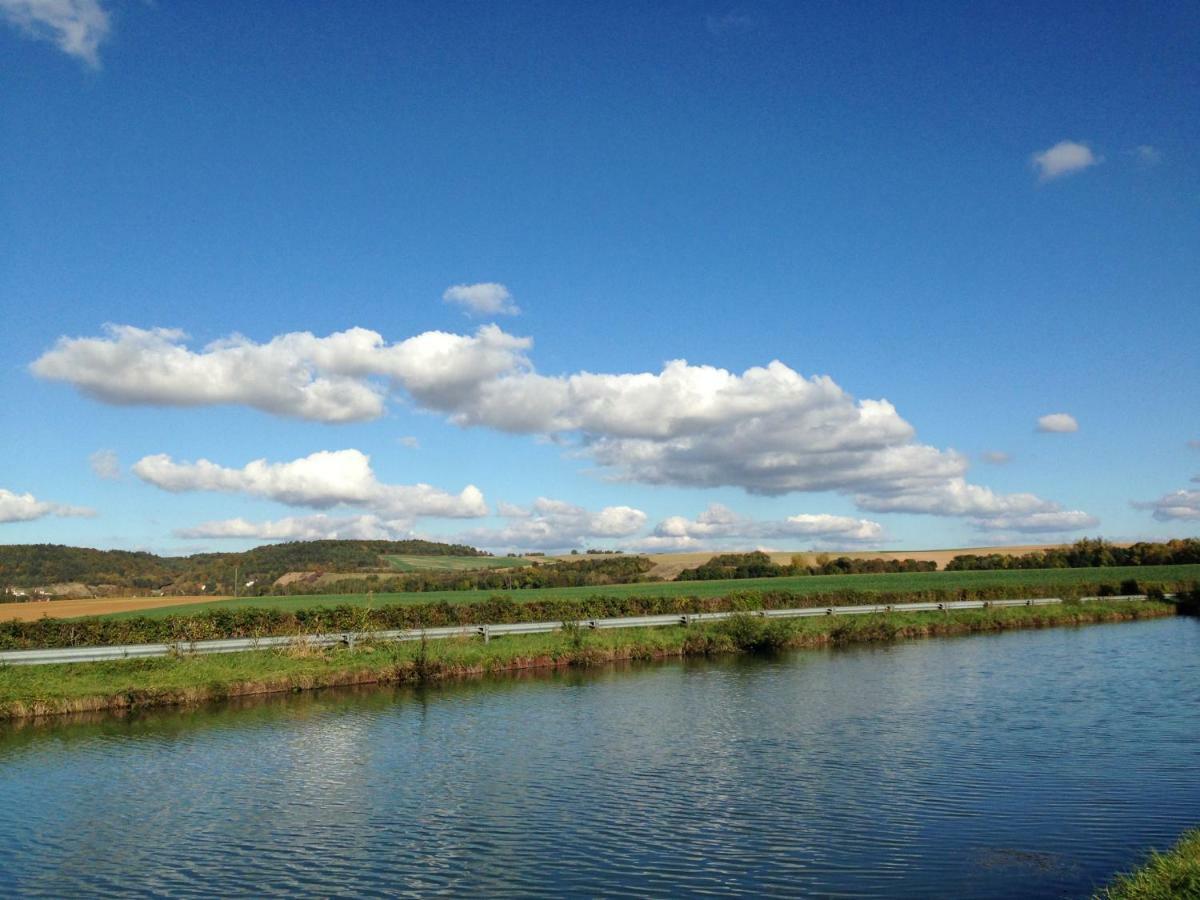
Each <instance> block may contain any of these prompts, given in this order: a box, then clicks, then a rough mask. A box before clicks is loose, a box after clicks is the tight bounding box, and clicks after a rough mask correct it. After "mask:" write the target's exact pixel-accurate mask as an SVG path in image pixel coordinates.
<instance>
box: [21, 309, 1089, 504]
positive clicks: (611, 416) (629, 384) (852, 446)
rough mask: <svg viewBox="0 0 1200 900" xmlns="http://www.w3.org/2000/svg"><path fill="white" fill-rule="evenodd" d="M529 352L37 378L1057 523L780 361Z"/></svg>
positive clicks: (92, 353)
mask: <svg viewBox="0 0 1200 900" xmlns="http://www.w3.org/2000/svg"><path fill="white" fill-rule="evenodd" d="M531 347H532V341H531V340H530V339H529V338H524V337H517V336H514V335H510V334H507V333H506V332H504V331H503V330H501V329H500V328H499V327H497V326H495V325H485V326H483V327H481V328H479V329H478V330H477V331H476V332H475V333H474V334H472V335H459V334H449V333H446V332H440V331H431V332H425V333H423V334H419V335H416V336H415V337H411V338H408V339H406V340H402V341H399V342H396V343H392V344H389V343H387V342H386V341H384V339H383V338H382V337H381V336H380V335H379V334H378V333H376V332H374V331H369V330H367V329H363V328H352V329H349V330H347V331H342V332H337V333H334V334H331V335H329V336H327V337H315V336H314V335H312V334H310V333H308V332H298V333H292V334H285V335H281V336H278V337H275V338H273V339H272V340H270V341H268V342H266V343H263V344H258V343H255V342H253V341H250V340H249V339H247V338H244V337H241V336H238V335H235V336H233V337H230V338H227V339H225V340H221V341H215V342H213V343H211V344H209V345H208V346H207V347H205V348H203V349H202V350H201V351H199V352H197V351H193V350H191V349H189V348H188V347H187V346H186V344H185V339H184V336H183V335H182V333H180V332H178V331H173V330H170V329H151V330H145V329H140V328H135V327H132V326H109V327H108V328H107V329H106V334H105V335H104V336H102V337H93V338H62V339H60V340H59V341H58V342H57V343H56V345H55V346H54V347H53V348H52V349H50V350H49V351H47V352H46V353H45V354H43V355H42V356H41V357H40V358H39V359H37V360H36V361H35V362H34V363H33V365H32V367H31V368H32V370H33V372H34V373H35V374H37V375H39V376H40V377H43V378H48V379H53V380H59V381H65V382H67V383H70V384H73V385H75V386H76V387H77V388H78V389H79V390H81V391H83V392H84V393H85V394H88V395H89V396H92V397H95V398H97V399H100V400H103V401H105V402H109V403H121V404H134V403H143V404H158V405H177V406H198V405H215V404H227V403H238V404H243V405H247V406H251V407H254V408H256V409H260V410H264V411H267V412H271V413H275V414H278V415H286V416H294V417H299V418H306V419H311V420H315V421H320V422H329V423H339V422H349V421H358V420H363V419H370V418H374V417H377V416H379V415H381V414H382V413H383V411H384V407H385V400H386V398H387V397H388V394H389V391H390V392H393V393H397V394H400V395H401V396H404V397H406V398H407V399H408V400H409V401H410V402H411V403H412V404H413V405H415V406H416V407H418V408H421V409H424V410H427V411H432V412H437V413H441V414H443V415H445V416H446V417H447V418H448V419H449V420H450V421H451V422H453V423H455V424H457V425H459V426H462V427H483V428H491V429H495V430H498V431H503V432H508V433H514V434H534V435H542V436H552V437H556V438H559V439H563V440H565V441H569V442H571V445H572V447H573V449H572V451H571V452H573V453H575V454H578V455H579V456H582V457H584V458H588V459H590V460H592V461H594V462H595V463H596V464H598V465H599V466H600V467H601V468H602V469H603V470H605V471H606V472H607V474H608V475H609V476H610V477H611V478H613V479H614V480H618V481H621V480H623V481H634V482H640V483H644V484H664V485H675V486H685V487H718V486H725V485H731V486H736V487H740V488H743V489H744V490H746V491H749V492H751V493H756V494H766V495H781V494H786V493H791V492H817V491H835V492H839V493H843V494H846V495H848V496H852V497H854V499H855V502H856V503H858V504H859V506H860V508H862V509H867V510H872V511H888V512H923V513H931V514H934V515H955V516H968V517H970V516H974V517H978V518H994V517H997V516H1000V515H1004V516H1013V515H1024V514H1032V513H1047V512H1061V511H1062V510H1061V508H1060V507H1058V506H1057V505H1056V504H1053V503H1049V502H1047V501H1043V500H1040V499H1039V498H1036V497H1035V498H1033V500H1032V501H1030V500H1029V495H1012V496H1013V498H1015V499H1006V498H1005V497H1004V496H1002V495H995V494H993V493H992V492H991V491H990V490H988V489H987V488H982V487H978V486H976V485H971V484H969V483H967V481H966V480H965V475H966V472H967V468H968V461H967V458H966V457H965V456H964V455H962V454H960V453H958V452H956V451H954V450H940V449H938V448H936V447H932V446H929V445H926V444H921V443H919V442H917V441H916V439H915V437H916V436H915V430H914V429H913V427H912V425H910V424H909V423H908V422H906V421H905V420H904V419H903V418H901V416H900V415H899V413H898V412H897V410H896V409H895V407H894V406H893V405H892V404H891V403H889V402H888V401H887V400H883V399H880V400H870V399H866V400H856V399H855V398H854V397H852V396H851V395H850V394H848V393H847V392H846V391H844V390H843V389H842V388H841V387H840V386H839V385H838V384H837V383H835V382H834V381H833V379H831V378H829V377H828V376H824V375H814V376H811V377H805V376H803V375H801V374H799V373H798V372H796V371H795V370H793V369H792V368H790V367H789V366H787V365H785V364H784V363H782V362H779V361H778V360H776V361H773V362H770V363H768V364H767V365H765V366H754V367H752V368H749V369H747V370H745V371H744V372H742V373H740V374H738V373H734V372H730V371H728V370H726V369H721V368H717V367H714V366H708V365H693V364H691V363H689V362H687V361H686V360H672V361H670V362H668V363H666V364H665V365H664V366H663V368H662V369H661V370H660V371H658V372H637V373H622V374H602V373H593V372H586V371H585V372H577V373H574V374H570V375H542V374H540V373H538V372H537V371H535V369H534V366H533V363H532V362H531V360H530V358H529V355H528V354H529V351H530V349H531ZM1061 415H1065V414H1056V416H1061ZM1049 418H1050V419H1051V421H1054V420H1055V418H1056V417H1049ZM1068 418H1069V417H1068ZM1071 421H1072V422H1073V421H1074V420H1071ZM1060 430H1061V429H1060ZM1014 506H1016V507H1020V511H1019V512H1018V511H1015V510H1014V509H1013V507H1014Z"/></svg>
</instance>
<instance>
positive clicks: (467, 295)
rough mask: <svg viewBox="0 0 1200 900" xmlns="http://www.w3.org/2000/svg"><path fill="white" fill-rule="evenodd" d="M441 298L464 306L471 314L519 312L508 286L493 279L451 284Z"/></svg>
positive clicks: (502, 314)
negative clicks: (477, 282)
mask: <svg viewBox="0 0 1200 900" xmlns="http://www.w3.org/2000/svg"><path fill="white" fill-rule="evenodd" d="M442 300H444V301H445V302H446V303H454V304H456V305H458V306H461V307H464V308H465V309H466V310H467V312H468V313H470V314H471V315H473V316H515V315H517V314H518V313H520V312H521V310H520V309H519V308H518V307H517V305H516V304H515V303H513V298H512V294H510V293H509V291H508V288H506V287H505V286H504V285H502V284H499V283H497V282H495V281H484V282H480V283H479V284H455V285H452V286H450V287H448V288H446V290H445V292H444V293H443V294H442Z"/></svg>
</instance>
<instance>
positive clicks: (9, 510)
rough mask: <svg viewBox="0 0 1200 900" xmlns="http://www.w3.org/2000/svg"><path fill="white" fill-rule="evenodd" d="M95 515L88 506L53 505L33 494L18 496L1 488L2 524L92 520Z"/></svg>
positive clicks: (0, 517) (0, 507) (0, 509)
mask: <svg viewBox="0 0 1200 900" xmlns="http://www.w3.org/2000/svg"><path fill="white" fill-rule="evenodd" d="M94 515H96V511H95V510H94V509H90V508H89V507H86V506H66V505H64V504H62V503H51V502H49V501H47V500H39V499H37V498H36V497H35V496H33V494H29V493H25V494H16V493H14V492H12V491H9V490H5V489H4V488H0V523H4V522H31V521H33V520H34V519H43V518H45V517H46V516H70V517H83V518H90V517H91V516H94Z"/></svg>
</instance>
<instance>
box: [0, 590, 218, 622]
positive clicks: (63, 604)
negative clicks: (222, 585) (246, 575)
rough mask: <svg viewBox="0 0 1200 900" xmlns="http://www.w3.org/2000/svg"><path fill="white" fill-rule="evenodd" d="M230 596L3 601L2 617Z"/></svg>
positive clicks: (97, 611) (56, 615)
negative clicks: (28, 601)
mask: <svg viewBox="0 0 1200 900" xmlns="http://www.w3.org/2000/svg"><path fill="white" fill-rule="evenodd" d="M228 599H229V598H228V597H204V596H200V597H97V598H95V599H92V600H46V601H35V602H32V603H0V621H11V620H13V619H15V620H17V621H18V622H32V621H34V620H35V619H40V618H42V617H43V616H45V617H47V618H51V619H73V618H76V617H77V616H102V615H105V614H106V613H116V612H130V611H132V610H138V609H158V608H159V607H162V606H182V605H183V604H185V603H204V602H211V601H213V600H228Z"/></svg>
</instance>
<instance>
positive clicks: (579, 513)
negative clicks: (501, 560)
mask: <svg viewBox="0 0 1200 900" xmlns="http://www.w3.org/2000/svg"><path fill="white" fill-rule="evenodd" d="M498 514H499V515H500V517H501V518H502V519H504V520H505V522H504V524H503V525H502V526H500V527H498V528H476V529H472V530H470V531H465V532H461V533H459V534H457V535H455V536H454V538H453V539H454V540H455V541H459V542H463V543H468V544H472V545H474V546H478V547H488V548H492V549H503V550H522V549H524V550H563V549H569V548H573V547H580V546H583V545H584V544H586V543H588V542H589V541H593V540H601V541H611V540H613V539H616V538H626V537H629V536H630V535H633V534H636V533H637V532H639V531H641V530H642V528H643V527H644V526H645V524H646V514H645V513H644V512H642V511H641V510H640V509H634V508H633V507H631V506H606V507H604V508H603V509H601V510H599V511H598V512H593V511H591V510H588V509H585V508H583V507H582V506H575V505H574V504H571V503H567V502H565V501H563V500H552V499H549V498H547V497H539V498H538V499H537V500H535V501H534V502H533V504H532V505H530V506H516V505H513V504H508V503H501V504H500V506H499V510H498Z"/></svg>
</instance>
